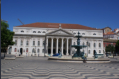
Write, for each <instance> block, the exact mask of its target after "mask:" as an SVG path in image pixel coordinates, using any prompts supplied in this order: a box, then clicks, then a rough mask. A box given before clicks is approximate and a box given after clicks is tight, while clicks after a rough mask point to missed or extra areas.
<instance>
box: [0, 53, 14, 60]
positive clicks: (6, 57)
mask: <svg viewBox="0 0 119 79" xmlns="http://www.w3.org/2000/svg"><path fill="white" fill-rule="evenodd" d="M15 58H16V57H15V55H11V54H5V58H4V53H1V59H15Z"/></svg>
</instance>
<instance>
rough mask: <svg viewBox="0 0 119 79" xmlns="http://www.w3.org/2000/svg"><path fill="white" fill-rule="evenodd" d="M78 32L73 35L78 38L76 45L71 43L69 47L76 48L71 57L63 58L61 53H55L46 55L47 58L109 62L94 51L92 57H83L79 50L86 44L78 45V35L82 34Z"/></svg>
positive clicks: (84, 61)
mask: <svg viewBox="0 0 119 79" xmlns="http://www.w3.org/2000/svg"><path fill="white" fill-rule="evenodd" d="M79 34H80V33H79V32H78V36H75V37H77V38H78V39H77V45H71V47H74V48H75V49H77V50H76V52H75V53H74V54H73V56H72V57H71V58H64V57H62V56H61V55H56V56H52V57H48V60H61V61H78V62H82V61H83V63H109V62H110V60H109V58H99V57H98V56H97V55H98V54H97V53H96V52H95V53H94V58H93V57H91V58H85V57H84V52H81V51H80V49H82V48H85V47H87V46H86V45H80V37H82V36H81V35H79ZM60 54H61V52H60ZM69 57H70V56H69ZM75 58H76V59H75Z"/></svg>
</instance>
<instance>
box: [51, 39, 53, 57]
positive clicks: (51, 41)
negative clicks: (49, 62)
mask: <svg viewBox="0 0 119 79" xmlns="http://www.w3.org/2000/svg"><path fill="white" fill-rule="evenodd" d="M51 55H53V38H51Z"/></svg>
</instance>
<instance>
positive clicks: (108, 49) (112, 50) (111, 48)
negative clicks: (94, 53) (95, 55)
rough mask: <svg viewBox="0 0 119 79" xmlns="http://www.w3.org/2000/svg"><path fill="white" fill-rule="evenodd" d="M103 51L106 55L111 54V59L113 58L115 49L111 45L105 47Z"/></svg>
mask: <svg viewBox="0 0 119 79" xmlns="http://www.w3.org/2000/svg"><path fill="white" fill-rule="evenodd" d="M105 51H106V53H107V52H111V53H112V54H113V57H114V51H115V47H114V46H113V45H111V44H109V45H108V46H106V49H105Z"/></svg>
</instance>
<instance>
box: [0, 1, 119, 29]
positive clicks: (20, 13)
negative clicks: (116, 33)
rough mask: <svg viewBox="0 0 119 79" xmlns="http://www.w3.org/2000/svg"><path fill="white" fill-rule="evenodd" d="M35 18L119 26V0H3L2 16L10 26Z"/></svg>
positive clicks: (88, 24) (91, 24)
mask: <svg viewBox="0 0 119 79" xmlns="http://www.w3.org/2000/svg"><path fill="white" fill-rule="evenodd" d="M18 18H19V19H20V20H21V21H22V22H23V23H24V24H30V23H35V22H48V23H69V24H81V25H85V26H89V27H93V28H100V29H101V28H104V27H107V26H109V27H111V28H112V30H113V29H115V28H119V0H1V19H3V20H7V21H8V24H9V29H10V30H11V31H13V27H14V26H19V25H22V24H21V23H20V22H19V21H18Z"/></svg>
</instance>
